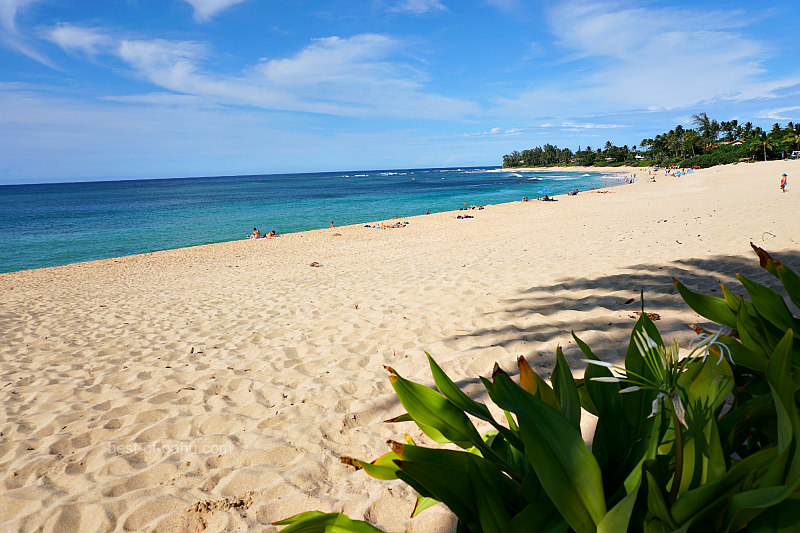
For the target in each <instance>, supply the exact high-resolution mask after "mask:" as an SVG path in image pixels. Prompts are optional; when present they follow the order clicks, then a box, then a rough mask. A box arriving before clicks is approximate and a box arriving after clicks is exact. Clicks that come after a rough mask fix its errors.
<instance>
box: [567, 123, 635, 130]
mask: <svg viewBox="0 0 800 533" xmlns="http://www.w3.org/2000/svg"><path fill="white" fill-rule="evenodd" d="M561 127H562V128H564V129H567V130H569V131H578V130H608V129H614V128H624V127H625V126H623V125H622V124H595V123H593V122H584V123H575V122H562V123H561Z"/></svg>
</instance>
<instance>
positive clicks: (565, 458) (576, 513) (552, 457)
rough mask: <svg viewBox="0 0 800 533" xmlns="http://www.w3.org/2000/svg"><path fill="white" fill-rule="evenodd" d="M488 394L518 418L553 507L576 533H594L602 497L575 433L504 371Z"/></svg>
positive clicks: (597, 474) (598, 481)
mask: <svg viewBox="0 0 800 533" xmlns="http://www.w3.org/2000/svg"><path fill="white" fill-rule="evenodd" d="M493 393H494V395H495V396H496V397H498V398H500V399H501V401H502V402H503V403H505V404H506V405H507V406H509V410H511V411H513V412H514V413H515V414H516V415H517V420H518V421H519V428H520V434H521V436H522V441H523V442H524V443H525V452H526V457H527V458H528V461H529V462H530V466H531V467H532V468H533V470H534V472H535V473H536V476H537V477H538V478H539V481H540V482H541V484H542V487H543V488H544V490H545V492H546V493H547V495H548V496H549V497H550V499H551V500H552V502H553V504H554V505H555V506H556V507H557V508H558V510H559V512H561V514H562V516H563V517H564V519H565V520H566V521H567V522H568V523H569V525H570V526H571V527H572V528H573V529H574V530H575V531H576V532H578V533H583V532H593V531H594V530H595V527H596V524H597V523H598V522H599V521H600V520H601V519H602V518H603V516H605V514H606V508H605V496H604V494H603V484H602V479H601V474H600V467H599V466H598V464H597V461H596V460H595V458H594V456H593V455H592V452H591V451H590V450H589V448H588V447H587V446H586V444H585V443H584V441H583V438H582V437H581V434H580V432H579V431H578V430H577V429H575V426H573V425H572V424H570V423H569V422H568V421H567V420H565V419H564V417H563V416H561V414H560V413H559V412H558V411H556V410H555V409H553V408H552V407H551V406H549V405H547V404H546V403H544V402H543V401H542V400H540V399H539V398H537V397H536V396H533V395H531V394H529V393H527V392H525V391H524V390H522V388H520V387H519V386H518V385H516V384H515V383H514V382H513V381H511V379H510V378H509V377H508V376H507V375H506V374H504V373H498V374H497V375H496V376H495V382H494V391H493Z"/></svg>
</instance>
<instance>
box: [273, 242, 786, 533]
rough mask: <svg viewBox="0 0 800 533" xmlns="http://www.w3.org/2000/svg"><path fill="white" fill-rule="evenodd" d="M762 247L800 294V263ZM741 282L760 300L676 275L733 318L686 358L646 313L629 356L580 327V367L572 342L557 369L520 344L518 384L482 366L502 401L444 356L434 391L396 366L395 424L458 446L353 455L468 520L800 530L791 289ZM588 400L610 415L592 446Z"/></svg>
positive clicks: (344, 525)
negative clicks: (598, 351) (614, 357)
mask: <svg viewBox="0 0 800 533" xmlns="http://www.w3.org/2000/svg"><path fill="white" fill-rule="evenodd" d="M754 248H755V247H754ZM756 251H757V253H758V254H759V257H760V259H761V264H762V266H763V267H764V268H766V269H767V270H768V271H769V272H771V273H773V274H774V275H775V276H776V277H777V278H778V279H779V280H780V282H781V283H782V284H783V286H784V287H785V288H786V289H787V292H788V293H789V298H790V300H791V301H792V302H793V303H794V305H798V306H800V277H798V276H797V275H796V274H795V273H794V272H792V271H791V270H789V269H788V268H787V267H785V265H783V264H782V263H780V262H778V261H777V260H774V259H772V258H771V257H769V255H768V254H767V253H766V252H764V251H763V250H761V249H758V248H756ZM740 280H742V283H743V285H744V286H745V289H746V290H747V292H748V295H749V296H750V301H746V300H744V299H743V298H741V297H737V296H736V295H734V294H733V293H732V292H731V291H729V290H727V288H725V287H723V294H724V298H723V299H717V298H712V297H709V296H704V295H699V294H695V293H692V292H691V291H688V289H686V288H685V287H684V286H683V285H681V284H680V283H679V282H677V281H676V282H675V283H676V285H677V286H678V289H679V291H680V292H681V295H682V296H683V297H684V299H685V300H686V302H687V303H688V304H689V305H690V306H691V307H692V308H693V309H695V310H696V311H697V312H698V313H699V314H701V315H703V316H706V317H707V318H709V319H710V320H713V321H715V322H717V324H718V325H719V326H722V327H724V328H728V329H718V330H717V331H716V332H712V331H708V330H705V329H702V328H697V332H698V337H696V338H695V340H694V341H693V342H692V344H691V346H690V347H689V353H688V355H687V356H685V357H683V358H679V356H678V355H679V351H678V347H677V345H676V344H675V343H674V342H673V343H672V344H669V345H665V344H664V342H663V341H662V339H661V336H660V334H659V332H658V330H657V328H656V327H655V325H654V324H653V322H652V321H651V320H650V319H649V318H648V317H647V315H646V313H642V314H641V316H640V318H639V320H638V321H637V322H636V324H635V326H634V328H633V332H632V334H631V339H630V341H629V343H628V347H627V350H626V352H625V362H624V365H615V364H611V363H607V362H602V361H599V360H598V358H597V357H595V355H594V354H593V353H592V350H591V348H590V347H589V346H588V345H587V344H585V343H584V342H583V341H581V340H580V338H578V337H577V336H576V335H574V333H573V337H574V339H575V341H576V343H577V345H578V347H579V348H580V350H581V351H582V353H583V354H584V356H585V358H586V359H585V360H586V362H587V363H588V364H587V367H586V370H585V374H584V377H583V378H582V379H575V378H573V376H572V372H571V371H570V369H569V366H568V365H567V362H566V359H565V357H564V354H563V353H562V351H561V349H560V348H558V349H557V350H556V366H555V369H554V371H553V373H552V376H551V379H550V383H548V382H547V381H546V380H545V379H543V378H542V377H541V376H539V375H538V374H537V373H536V372H534V371H533V369H532V368H531V367H530V365H529V364H528V363H527V361H525V359H524V358H522V357H520V358H519V359H518V361H517V371H518V376H519V380H518V382H517V381H515V380H514V379H512V377H511V376H510V375H509V374H508V373H506V372H505V371H503V370H502V369H500V368H499V367H497V366H495V369H494V371H493V372H492V375H491V376H490V377H485V378H481V381H482V382H483V385H484V387H485V388H486V392H487V393H488V396H489V398H490V399H491V401H492V403H493V404H494V405H493V406H491V407H490V406H489V405H486V404H484V403H481V402H478V401H476V400H474V399H473V398H471V397H469V396H468V395H466V394H465V393H464V392H463V391H461V390H460V389H459V388H458V387H457V386H456V384H455V383H454V382H453V381H452V380H451V379H450V378H449V377H448V376H447V374H446V373H445V372H444V371H443V370H442V369H441V368H440V367H439V365H438V364H436V362H435V361H434V359H433V358H432V357H431V356H430V355H428V363H429V365H430V369H431V373H432V375H433V379H434V382H435V384H436V388H435V389H434V388H431V387H426V386H423V385H421V384H418V383H414V382H412V381H409V380H406V379H404V378H403V377H401V375H400V374H399V373H398V372H397V371H396V370H395V369H392V368H387V370H388V372H389V380H390V382H391V384H392V387H393V388H394V390H395V393H396V394H397V396H398V399H399V400H400V403H401V404H402V405H403V407H404V408H405V411H406V412H405V413H402V414H400V415H399V416H396V417H394V418H392V419H391V420H389V421H388V422H392V423H415V424H416V426H417V427H418V428H419V429H420V430H421V431H422V432H423V433H425V434H426V435H427V436H428V437H430V438H431V439H432V440H433V441H435V442H437V443H442V444H450V445H451V446H450V447H449V448H447V449H444V448H439V447H432V448H429V447H425V446H419V445H417V444H416V443H415V442H414V441H413V440H411V439H410V438H407V439H406V440H405V442H403V443H401V442H395V441H390V442H389V443H388V444H389V451H388V452H387V453H385V454H384V455H381V456H380V457H378V458H377V459H375V460H374V461H371V462H368V461H361V460H358V459H354V458H350V457H345V458H342V462H343V463H345V464H348V465H351V466H353V467H355V468H357V469H359V470H363V471H364V472H366V473H367V474H368V475H370V476H373V477H375V478H378V479H383V480H395V479H399V480H402V481H403V482H405V483H407V484H409V485H410V486H411V487H413V488H414V489H415V490H416V492H417V494H418V497H417V503H416V506H415V507H414V511H413V515H416V514H418V513H420V512H422V511H424V510H425V509H427V508H428V507H430V506H432V505H436V504H438V503H440V502H441V503H443V504H444V505H446V506H447V507H448V508H449V509H450V510H451V511H452V512H453V513H454V514H455V515H456V516H457V518H458V531H461V532H473V531H474V532H478V531H497V532H514V531H525V532H527V531H554V532H555V531H565V532H566V531H574V532H578V533H583V532H586V533H590V532H617V531H628V530H632V531H645V532H648V533H650V532H652V533H656V532H658V533H661V532H665V531H682V532H692V531H698V532H709V531H712V532H715V531H752V532H756V531H781V530H783V531H792V530H800V506H798V505H797V501H798V500H800V492H798V490H799V489H800V411H798V405H797V400H796V397H795V392H796V391H797V390H800V385H798V382H800V378H797V377H796V376H798V375H800V372H797V370H798V369H797V366H796V363H795V362H794V361H800V353H798V349H800V347H798V342H797V335H796V334H795V331H800V328H798V327H797V326H798V320H797V319H796V318H795V317H794V316H793V315H792V313H791V312H790V311H789V310H788V307H787V305H786V303H785V301H784V300H783V298H782V297H781V296H780V295H778V294H777V293H775V292H774V291H772V290H771V289H767V288H766V287H763V286H761V285H759V284H756V283H753V282H750V281H749V280H746V279H745V278H743V277H740ZM776 297H777V298H776ZM778 300H780V301H778ZM426 355H427V354H426ZM712 355H713V357H712ZM730 361H732V362H733V363H735V364H730ZM724 404H727V405H728V407H729V408H726V409H723V405H724ZM582 412H590V413H592V414H593V415H595V416H596V417H597V424H596V427H595V430H594V434H593V435H592V436H591V441H592V446H591V448H590V447H589V446H587V445H586V443H585V441H586V440H589V437H590V436H589V435H582V434H581V425H580V420H581V416H582ZM478 422H480V424H478V425H477V426H476V424H477V423H478ZM481 425H483V427H484V428H486V427H488V428H490V429H489V431H484V432H483V433H481V432H480V431H478V427H479V426H481ZM276 524H277V525H287V526H288V527H286V528H285V529H284V530H283V531H284V532H286V533H297V532H320V533H321V532H326V531H328V532H329V531H337V532H356V533H375V532H376V531H379V530H378V529H376V528H375V527H374V526H372V525H370V524H368V523H366V522H364V521H359V520H351V519H350V518H348V517H346V516H344V515H341V514H339V513H320V512H307V513H301V514H299V515H295V516H293V517H290V518H287V519H286V520H282V521H280V522H277V523H276Z"/></svg>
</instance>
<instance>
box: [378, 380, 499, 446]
mask: <svg viewBox="0 0 800 533" xmlns="http://www.w3.org/2000/svg"><path fill="white" fill-rule="evenodd" d="M387 370H388V371H389V372H390V375H389V381H390V382H391V384H392V387H393V388H394V391H395V393H396V394H397V398H398V399H399V400H400V403H402V404H403V407H405V408H406V411H408V414H409V415H411V417H412V418H413V419H414V421H415V422H416V423H417V425H418V426H419V428H420V429H421V430H422V431H423V432H424V433H425V434H426V435H428V436H429V437H430V438H432V439H433V440H434V441H436V442H439V443H447V442H453V443H455V444H457V445H458V446H460V447H462V448H471V447H472V446H475V445H478V444H481V445H482V444H483V440H482V439H481V437H480V435H479V434H478V431H477V430H476V429H475V426H473V425H472V422H470V420H469V418H468V417H467V415H465V414H464V412H463V411H461V409H459V408H458V407H456V406H455V405H453V403H452V402H451V401H450V400H448V399H447V398H445V397H444V396H442V395H441V394H439V393H438V392H436V391H434V390H433V389H430V388H428V387H425V386H423V385H419V384H418V383H414V382H412V381H408V380H407V379H404V378H402V377H401V376H400V375H399V374H397V372H395V370H394V369H392V368H389V367H387Z"/></svg>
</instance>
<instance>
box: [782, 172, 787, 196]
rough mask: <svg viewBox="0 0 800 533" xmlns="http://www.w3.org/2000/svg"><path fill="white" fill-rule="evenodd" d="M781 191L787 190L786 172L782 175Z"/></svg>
mask: <svg viewBox="0 0 800 533" xmlns="http://www.w3.org/2000/svg"><path fill="white" fill-rule="evenodd" d="M781 191H782V192H786V172H784V173H783V176H781Z"/></svg>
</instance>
